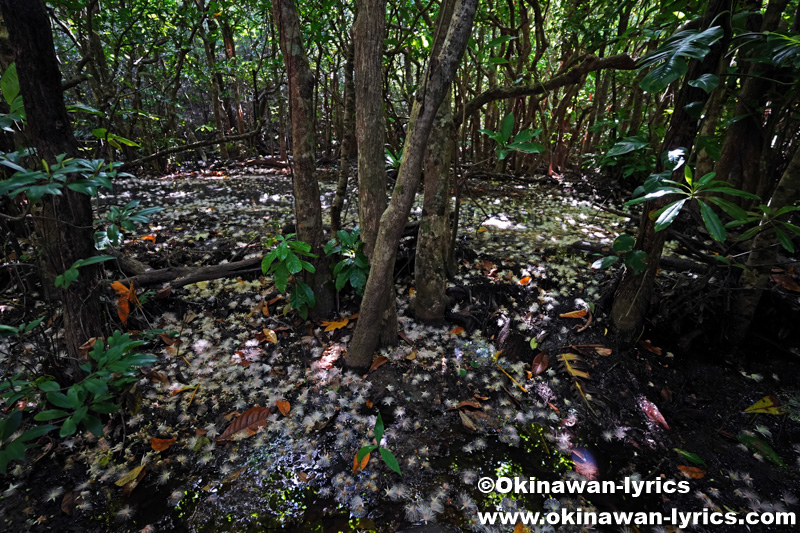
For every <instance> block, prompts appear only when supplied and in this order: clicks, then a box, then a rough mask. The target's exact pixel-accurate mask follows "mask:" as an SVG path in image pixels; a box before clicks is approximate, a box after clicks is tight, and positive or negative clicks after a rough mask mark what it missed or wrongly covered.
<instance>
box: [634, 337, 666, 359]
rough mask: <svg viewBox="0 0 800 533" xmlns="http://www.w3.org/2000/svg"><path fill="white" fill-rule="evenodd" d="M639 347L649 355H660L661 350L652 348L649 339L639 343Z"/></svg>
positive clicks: (655, 347) (656, 347)
mask: <svg viewBox="0 0 800 533" xmlns="http://www.w3.org/2000/svg"><path fill="white" fill-rule="evenodd" d="M639 346H641V347H642V348H644V349H645V350H647V351H648V352H650V353H654V354H656V355H661V348H659V347H658V346H654V345H653V343H652V342H650V339H646V340H642V341H639Z"/></svg>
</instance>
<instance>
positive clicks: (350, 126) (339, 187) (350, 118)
mask: <svg viewBox="0 0 800 533" xmlns="http://www.w3.org/2000/svg"><path fill="white" fill-rule="evenodd" d="M345 54H346V59H345V63H344V110H343V111H342V114H343V115H344V117H343V118H342V123H343V124H342V127H343V129H344V132H342V145H341V152H340V154H339V180H338V183H337V184H336V194H335V195H334V197H333V204H332V205H331V238H333V237H335V236H336V232H337V231H339V230H340V229H342V207H343V206H344V198H345V196H346V195H347V182H348V181H349V179H350V160H351V158H352V154H353V153H354V150H353V148H354V147H355V146H354V145H355V144H356V142H355V113H356V95H355V87H354V86H353V40H352V39H350V41H349V42H348V43H347V49H346V52H345Z"/></svg>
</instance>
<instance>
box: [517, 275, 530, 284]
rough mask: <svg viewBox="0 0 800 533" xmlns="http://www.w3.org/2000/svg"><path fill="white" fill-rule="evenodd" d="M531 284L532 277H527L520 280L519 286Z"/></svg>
mask: <svg viewBox="0 0 800 533" xmlns="http://www.w3.org/2000/svg"><path fill="white" fill-rule="evenodd" d="M530 282H531V277H530V276H525V277H524V278H520V280H519V284H520V285H527V284H528V283H530Z"/></svg>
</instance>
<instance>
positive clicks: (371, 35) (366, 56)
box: [353, 0, 397, 346]
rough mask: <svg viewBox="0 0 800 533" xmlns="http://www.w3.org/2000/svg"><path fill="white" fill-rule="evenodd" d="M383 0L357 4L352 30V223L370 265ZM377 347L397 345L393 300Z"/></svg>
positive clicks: (379, 209)
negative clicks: (354, 199) (356, 226)
mask: <svg viewBox="0 0 800 533" xmlns="http://www.w3.org/2000/svg"><path fill="white" fill-rule="evenodd" d="M385 25H386V0H361V1H360V2H359V3H358V8H357V14H356V21H355V25H354V29H353V40H354V47H355V93H356V138H357V143H358V220H359V225H360V226H361V240H362V241H364V253H365V254H366V256H367V257H368V258H369V259H370V260H372V258H373V255H374V254H373V251H374V249H375V240H376V238H377V234H378V225H379V224H380V219H381V215H382V214H383V211H384V210H385V209H386V163H385V157H384V150H383V146H384V131H385V128H384V117H383V92H382V91H381V86H382V83H381V79H382V76H383V70H382V68H381V60H382V58H383V37H384V27H385ZM380 324H381V327H380V328H378V331H379V332H380V344H381V346H389V345H393V344H395V343H396V342H397V311H396V303H395V299H394V298H389V299H387V300H386V306H385V308H384V310H383V312H382V316H381V319H380Z"/></svg>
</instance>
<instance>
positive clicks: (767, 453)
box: [736, 433, 786, 466]
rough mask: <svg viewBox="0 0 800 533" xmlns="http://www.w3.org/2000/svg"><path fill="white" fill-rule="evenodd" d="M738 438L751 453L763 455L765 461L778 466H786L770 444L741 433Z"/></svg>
mask: <svg viewBox="0 0 800 533" xmlns="http://www.w3.org/2000/svg"><path fill="white" fill-rule="evenodd" d="M736 438H737V439H739V442H741V443H742V444H744V445H745V446H747V448H748V449H749V450H750V451H751V452H753V453H757V454H759V455H761V456H762V457H764V458H765V459H767V460H769V461H771V462H773V463H775V464H776V465H778V466H786V463H784V462H783V460H782V459H781V457H780V456H779V455H778V454H777V453H776V452H775V450H773V449H772V447H771V446H770V445H769V444H767V443H766V442H764V441H763V440H761V439H759V438H758V437H755V436H753V435H747V434H745V433H740V434H739V435H737V437H736Z"/></svg>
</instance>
